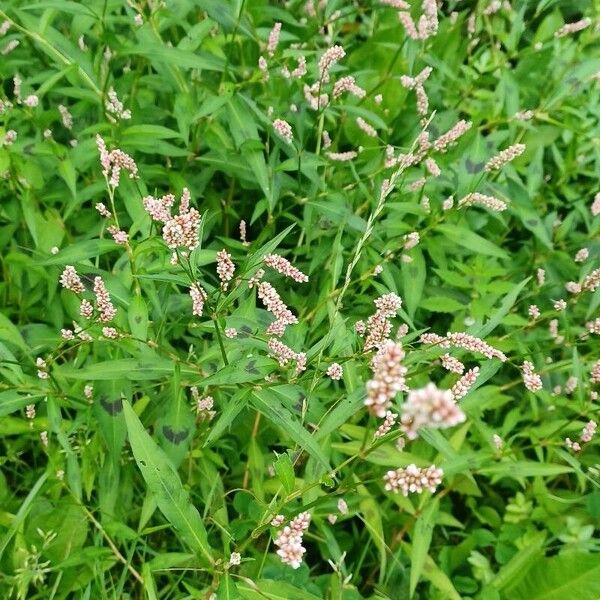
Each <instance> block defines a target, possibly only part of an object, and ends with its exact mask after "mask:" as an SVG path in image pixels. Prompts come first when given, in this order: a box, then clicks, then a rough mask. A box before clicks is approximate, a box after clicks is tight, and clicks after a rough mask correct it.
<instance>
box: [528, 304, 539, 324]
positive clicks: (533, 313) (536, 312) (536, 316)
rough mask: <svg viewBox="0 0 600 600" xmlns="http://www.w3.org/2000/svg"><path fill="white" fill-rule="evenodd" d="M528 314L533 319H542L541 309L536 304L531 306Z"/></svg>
mask: <svg viewBox="0 0 600 600" xmlns="http://www.w3.org/2000/svg"><path fill="white" fill-rule="evenodd" d="M527 314H528V315H529V316H530V317H531V318H532V319H533V320H535V319H539V318H540V309H539V308H538V307H537V306H536V305H535V304H531V305H530V306H529V308H528V309H527Z"/></svg>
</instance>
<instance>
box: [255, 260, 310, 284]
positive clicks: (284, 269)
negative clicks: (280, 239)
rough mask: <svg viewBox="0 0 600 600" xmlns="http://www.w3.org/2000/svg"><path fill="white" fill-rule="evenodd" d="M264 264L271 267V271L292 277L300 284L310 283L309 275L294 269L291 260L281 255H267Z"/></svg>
mask: <svg viewBox="0 0 600 600" xmlns="http://www.w3.org/2000/svg"><path fill="white" fill-rule="evenodd" d="M263 262H264V263H265V265H267V267H271V269H274V270H275V271H277V272H278V273H280V274H281V275H285V276H286V277H290V278H291V279H293V280H294V281H297V282H298V283H306V282H307V281H308V275H305V274H304V273H303V272H302V271H300V269H297V268H296V267H294V265H292V263H290V261H289V260H287V259H286V258H284V257H283V256H280V255H279V254H267V255H266V256H265V257H264V258H263Z"/></svg>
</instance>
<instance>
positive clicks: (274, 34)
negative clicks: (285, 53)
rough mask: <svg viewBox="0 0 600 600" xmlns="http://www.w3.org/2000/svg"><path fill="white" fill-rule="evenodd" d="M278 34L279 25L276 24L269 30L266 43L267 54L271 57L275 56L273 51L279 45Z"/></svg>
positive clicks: (279, 31)
mask: <svg viewBox="0 0 600 600" xmlns="http://www.w3.org/2000/svg"><path fill="white" fill-rule="evenodd" d="M280 34H281V23H279V22H277V23H275V24H274V25H273V29H271V31H270V33H269V40H268V42H267V54H268V55H269V56H271V57H272V56H273V55H274V54H275V50H277V46H278V45H279V36H280Z"/></svg>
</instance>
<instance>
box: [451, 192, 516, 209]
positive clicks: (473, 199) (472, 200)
mask: <svg viewBox="0 0 600 600" xmlns="http://www.w3.org/2000/svg"><path fill="white" fill-rule="evenodd" d="M473 204H479V205H480V206H485V207H486V208H489V209H490V210H495V211H497V212H502V211H504V210H506V209H507V208H508V205H507V204H506V202H504V200H500V199H499V198H496V197H494V196H488V195H486V194H480V193H479V192H472V193H470V194H467V195H466V196H465V197H464V198H462V199H461V200H459V201H458V207H459V208H460V207H462V206H472V205H473Z"/></svg>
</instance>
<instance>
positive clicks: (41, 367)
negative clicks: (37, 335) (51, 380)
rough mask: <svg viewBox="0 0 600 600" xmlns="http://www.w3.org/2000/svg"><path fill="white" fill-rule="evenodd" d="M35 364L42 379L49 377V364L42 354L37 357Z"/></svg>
mask: <svg viewBox="0 0 600 600" xmlns="http://www.w3.org/2000/svg"><path fill="white" fill-rule="evenodd" d="M35 366H36V367H37V376H38V377H39V378H40V379H48V377H49V375H48V364H47V363H46V361H45V360H44V359H43V358H42V357H41V356H38V357H37V359H36V361H35Z"/></svg>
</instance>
